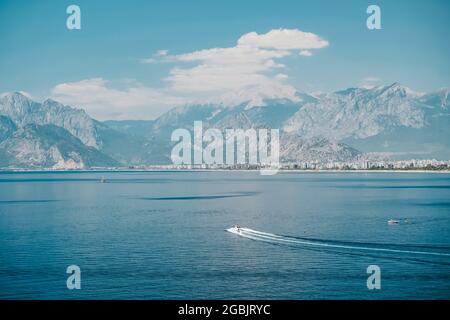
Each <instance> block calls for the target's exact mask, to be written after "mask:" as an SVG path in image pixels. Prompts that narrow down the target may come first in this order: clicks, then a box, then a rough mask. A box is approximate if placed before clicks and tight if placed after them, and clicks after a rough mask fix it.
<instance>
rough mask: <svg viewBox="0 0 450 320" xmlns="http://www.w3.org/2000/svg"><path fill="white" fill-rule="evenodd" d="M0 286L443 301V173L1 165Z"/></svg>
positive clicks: (85, 295)
mask: <svg viewBox="0 0 450 320" xmlns="http://www.w3.org/2000/svg"><path fill="white" fill-rule="evenodd" d="M102 177H104V178H105V179H106V182H105V183H101V182H100V180H101V178H102ZM389 219H397V220H399V221H400V223H399V224H398V225H388V224H387V221H388V220H389ZM236 223H238V224H240V225H241V226H245V227H248V228H251V229H253V230H257V231H262V232H268V233H271V234H272V235H269V236H266V237H263V236H258V235H256V236H255V237H252V238H246V237H242V236H239V235H235V234H232V233H229V232H226V231H225V229H226V228H229V227H230V226H232V225H234V224H236ZM305 242H306V244H305ZM378 249H382V250H378ZM386 249H388V250H386ZM389 250H391V251H389ZM429 253H432V254H429ZM72 264H75V265H78V266H79V267H80V268H81V290H68V289H67V287H66V280H67V277H68V274H66V268H67V266H69V265H72ZM369 265H378V266H379V267H380V269H381V289H380V290H368V288H367V286H366V280H367V277H368V274H367V273H366V269H367V267H368V266H369ZM0 298H7V299H55V298H56V299H94V298H96V299H97V298H99V299H449V298H450V174H437V173H436V174H432V173H279V174H278V175H275V176H260V175H259V174H258V172H115V173H114V172H103V173H101V172H99V173H92V172H73V173H66V172H64V173H63V172H61V173H1V174H0Z"/></svg>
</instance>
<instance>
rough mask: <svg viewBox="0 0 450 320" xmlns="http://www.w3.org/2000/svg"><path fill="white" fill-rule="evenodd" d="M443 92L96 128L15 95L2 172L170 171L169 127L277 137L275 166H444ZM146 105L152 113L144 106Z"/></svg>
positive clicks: (79, 114)
mask: <svg viewBox="0 0 450 320" xmlns="http://www.w3.org/2000/svg"><path fill="white" fill-rule="evenodd" d="M449 100H450V98H449V89H448V88H446V89H441V90H437V91H436V92H432V93H427V94H423V93H417V92H414V91H412V90H410V89H409V88H407V87H405V86H403V85H401V84H399V83H393V84H391V85H388V86H379V87H374V88H369V89H368V88H349V89H346V90H342V91H337V92H333V93H327V94H316V95H312V94H306V93H300V92H298V93H297V94H296V99H295V101H292V100H288V99H264V100H261V103H259V104H258V105H254V103H251V104H250V102H249V103H241V104H239V105H232V106H228V105H223V104H207V105H186V106H182V107H176V108H173V109H171V110H170V111H168V112H166V113H165V114H163V115H161V116H160V117H159V118H157V119H155V120H149V121H146V120H124V121H104V122H100V121H97V120H95V119H93V118H91V117H90V116H89V115H88V114H87V113H86V112H85V111H84V110H82V109H77V108H73V107H70V106H65V105H63V104H61V103H59V102H57V101H54V100H51V99H47V100H45V101H43V102H42V103H39V102H36V101H33V100H32V99H30V98H29V97H27V96H26V95H24V94H22V93H19V92H13V93H5V94H2V95H1V96H0V167H3V168H7V167H14V168H55V169H70V168H73V169H81V168H91V167H120V166H136V165H150V164H170V163H171V160H170V152H171V149H172V146H173V143H172V142H171V141H170V136H171V133H172V132H173V130H175V129H177V128H187V129H190V130H192V127H193V124H194V121H203V125H204V127H211V128H218V129H221V130H225V129H228V128H234V129H238V128H239V129H248V128H255V129H257V128H273V129H280V156H281V161H282V162H283V161H284V162H299V161H315V162H332V161H354V160H358V159H359V160H361V159H367V160H370V159H388V158H389V159H393V160H395V159H412V158H415V159H431V158H436V159H450V142H449V139H448V138H449V137H450V102H449ZM149 107H151V106H149Z"/></svg>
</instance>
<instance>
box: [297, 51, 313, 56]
mask: <svg viewBox="0 0 450 320" xmlns="http://www.w3.org/2000/svg"><path fill="white" fill-rule="evenodd" d="M299 55H301V56H304V57H310V56H312V52H311V51H309V50H301V51H300V52H299Z"/></svg>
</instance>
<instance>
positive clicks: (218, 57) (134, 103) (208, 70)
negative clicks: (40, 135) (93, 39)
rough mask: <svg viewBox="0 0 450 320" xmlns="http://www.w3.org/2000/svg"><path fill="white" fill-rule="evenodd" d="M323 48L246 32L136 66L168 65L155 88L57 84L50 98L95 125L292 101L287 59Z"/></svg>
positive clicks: (307, 38)
mask: <svg viewBox="0 0 450 320" xmlns="http://www.w3.org/2000/svg"><path fill="white" fill-rule="evenodd" d="M328 45H329V43H328V41H326V40H325V39H322V38H321V37H319V36H318V35H316V34H314V33H311V32H304V31H301V30H298V29H273V30H270V31H269V32H267V33H262V34H258V33H256V32H249V33H246V34H244V35H242V36H241V37H240V38H239V39H237V41H236V45H235V46H232V47H224V48H220V47H219V48H209V49H201V50H196V51H193V52H187V53H182V54H175V55H172V54H169V52H168V50H158V51H157V52H155V53H154V54H153V55H152V56H151V57H149V58H146V59H141V60H140V62H141V63H145V64H154V63H169V64H171V66H170V69H169V71H168V75H167V76H165V77H163V79H161V80H162V86H161V87H158V88H156V87H148V86H145V85H143V84H141V83H137V82H129V83H127V84H126V85H125V86H122V87H121V88H116V87H113V86H112V84H111V82H109V81H107V80H105V79H103V78H101V77H99V78H91V79H84V80H81V81H78V82H72V83H62V84H58V85H57V86H55V87H54V88H53V90H52V95H53V97H54V98H56V99H58V100H60V101H63V102H64V103H69V104H72V105H78V106H81V107H83V108H85V109H87V110H88V112H89V113H91V114H92V115H93V116H95V117H98V118H100V119H106V118H108V119H123V118H140V119H142V118H145V119H150V118H154V117H156V116H157V115H159V114H161V113H163V112H165V111H167V109H168V108H171V107H174V106H179V105H183V104H188V103H224V104H225V103H227V104H229V103H232V104H240V103H248V104H249V105H254V104H258V103H261V101H262V100H263V99H267V98H269V99H270V98H287V99H291V100H295V99H296V96H295V91H296V90H295V88H294V87H293V86H292V85H290V84H289V76H288V75H287V72H286V71H287V70H288V69H289V67H288V66H287V65H285V64H284V63H282V62H281V60H282V59H283V58H286V57H289V56H297V57H299V59H301V56H303V57H305V56H311V55H312V54H313V50H317V49H321V48H324V47H327V46H328Z"/></svg>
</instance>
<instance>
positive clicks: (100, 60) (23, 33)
mask: <svg viewBox="0 0 450 320" xmlns="http://www.w3.org/2000/svg"><path fill="white" fill-rule="evenodd" d="M72 4H75V5H78V6H79V7H80V10H81V29H80V30H69V29H68V28H67V26H66V20H67V18H68V17H69V14H67V13H66V8H67V7H68V6H69V5H72ZM371 4H376V5H378V6H379V7H380V9H381V29H380V30H369V29H368V28H367V26H366V20H367V18H368V16H369V14H367V12H366V9H367V7H368V6H369V5H371ZM449 30H450V1H448V0H430V1H418V0H417V1H414V0H395V1H392V0H390V1H375V0H374V1H363V0H346V1H334V0H311V1H309V0H308V1H306V0H305V1H301V0H292V1H288V0H277V1H265V0H259V1H256V0H248V1H237V0H227V1H219V0H208V1H205V0H196V1H171V0H165V1H145V0H128V1H114V0H110V1H106V0H71V1H65V0H58V1H55V0H0V92H9V91H23V92H26V93H27V94H29V95H30V96H31V97H33V98H34V99H35V100H38V101H41V100H43V99H46V98H48V97H50V98H53V99H55V100H58V101H61V102H63V103H66V104H69V105H71V106H75V107H80V108H83V109H85V110H86V111H87V112H88V113H89V114H90V115H92V116H93V117H95V118H97V119H99V120H106V119H154V118H156V117H158V116H159V115H161V114H162V113H163V112H165V111H167V110H169V109H170V108H172V107H174V106H180V105H185V104H193V103H222V104H225V105H234V104H238V103H241V102H244V101H250V103H252V104H259V103H261V102H262V101H263V100H264V98H288V99H293V100H295V99H296V95H295V92H296V91H301V92H308V93H317V92H331V91H336V90H341V89H345V88H348V87H357V86H364V87H370V86H377V85H385V84H390V83H393V82H400V83H402V84H403V85H406V86H408V87H410V88H411V89H413V90H416V91H419V92H430V91H434V90H437V89H439V88H443V87H449V86H450V61H449V57H450V41H449V40H448V38H449V37H448V32H449Z"/></svg>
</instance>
